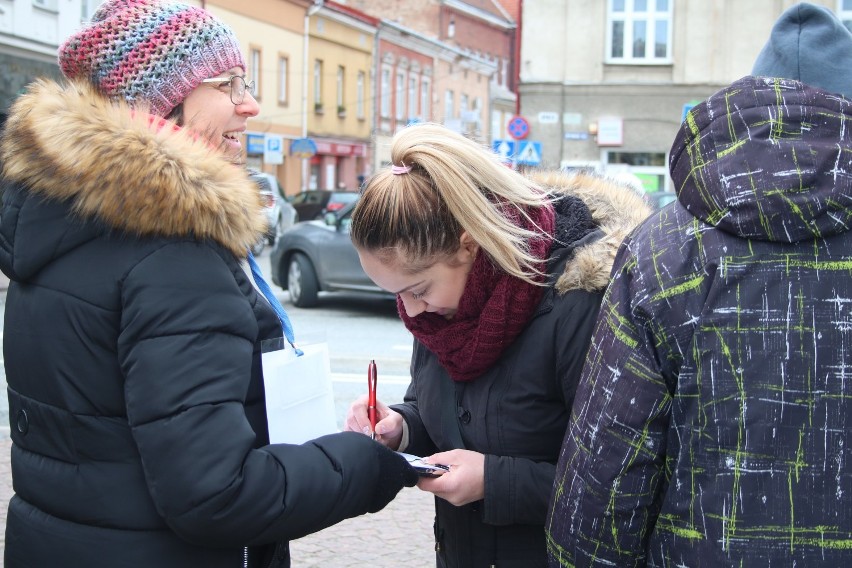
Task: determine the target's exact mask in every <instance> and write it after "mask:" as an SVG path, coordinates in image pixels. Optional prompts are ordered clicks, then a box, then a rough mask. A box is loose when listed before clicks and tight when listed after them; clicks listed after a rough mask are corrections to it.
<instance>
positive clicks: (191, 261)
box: [118, 242, 380, 546]
mask: <svg viewBox="0 0 852 568" xmlns="http://www.w3.org/2000/svg"><path fill="white" fill-rule="evenodd" d="M231 270H232V268H229V265H228V263H226V262H224V260H223V258H222V257H221V256H220V252H218V251H217V250H216V249H214V248H213V247H211V246H209V245H204V244H199V243H190V242H184V243H177V244H171V245H168V246H165V247H163V248H161V249H159V250H158V251H157V252H155V253H153V254H152V255H150V256H149V257H148V258H147V259H146V260H144V261H143V262H141V263H140V264H138V265H137V266H136V267H135V268H134V269H133V270H132V272H131V273H130V274H128V275H127V276H126V277H125V280H124V283H123V288H122V303H123V312H122V330H121V333H120V337H119V345H118V351H119V361H120V365H121V367H122V371H123V374H124V376H125V397H126V405H127V416H128V421H129V424H130V427H131V430H132V434H133V437H134V440H135V442H136V444H137V448H138V451H139V454H140V458H141V462H142V466H143V469H144V474H145V478H146V480H147V484H148V489H149V491H150V494H151V497H152V499H153V502H154V504H155V506H156V508H157V511H158V512H159V514H160V515H161V516H162V517H163V519H164V520H165V522H166V523H167V524H168V525H169V526H170V527H171V528H172V529H173V530H174V531H175V532H176V533H178V534H179V535H181V536H182V537H183V538H185V539H187V540H190V541H192V542H196V543H198V544H205V545H209V546H228V545H234V544H239V545H244V544H255V543H264V542H270V541H273V540H279V539H292V538H296V537H299V536H302V535H305V534H308V533H310V532H313V531H316V530H319V529H321V528H324V527H326V526H329V525H332V524H334V523H336V522H337V521H339V520H342V519H344V518H347V517H351V516H355V515H358V514H362V513H364V512H367V509H368V508H369V507H370V501H371V499H372V497H373V493H374V489H375V484H376V483H378V482H379V478H380V471H379V465H378V464H377V462H378V460H377V459H376V452H375V450H374V449H373V448H371V447H370V444H373V442H371V441H369V439H368V438H367V437H366V436H360V435H354V436H350V435H348V434H350V433H342V434H335V435H331V436H326V437H323V438H320V439H318V440H315V441H312V442H309V443H306V444H303V445H300V446H295V445H270V446H266V447H263V448H260V449H254V445H255V435H254V432H253V430H252V428H251V426H250V425H249V423H248V421H247V420H246V416H245V411H244V408H243V403H244V400H245V397H246V391H247V387H248V384H249V380H248V378H249V376H250V374H251V365H252V357H253V350H254V341H255V338H256V337H257V333H258V332H257V320H256V318H255V316H254V313H253V310H252V309H251V306H250V305H249V303H248V300H247V298H246V296H245V295H244V294H242V293H241V292H240V290H239V288H238V285H237V283H236V280H235V278H234V275H233V273H232V272H231Z"/></svg>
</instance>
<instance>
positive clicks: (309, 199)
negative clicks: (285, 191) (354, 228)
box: [288, 189, 359, 221]
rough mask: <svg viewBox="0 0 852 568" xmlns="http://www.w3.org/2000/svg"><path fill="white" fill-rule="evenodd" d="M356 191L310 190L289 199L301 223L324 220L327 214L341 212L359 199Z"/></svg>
mask: <svg viewBox="0 0 852 568" xmlns="http://www.w3.org/2000/svg"><path fill="white" fill-rule="evenodd" d="M358 195H359V194H358V192H356V191H329V190H326V189H310V190H308V191H303V192H301V193H297V194H296V195H292V196H290V197H289V198H288V200H289V201H290V204H291V205H292V206H293V207H295V208H296V212H297V213H298V214H299V221H310V220H311V219H317V220H319V219H322V218H323V216H324V215H325V214H326V213H329V212H334V211H340V210H341V209H343V207H345V206H346V205H349V204H350V203H353V202H355V200H357V199H358Z"/></svg>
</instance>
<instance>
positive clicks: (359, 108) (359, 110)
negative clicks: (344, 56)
mask: <svg viewBox="0 0 852 568" xmlns="http://www.w3.org/2000/svg"><path fill="white" fill-rule="evenodd" d="M366 81H367V75H366V73H364V72H363V71H358V83H357V85H356V88H357V90H358V93H357V96H358V101H357V104H356V108H355V115H356V116H357V117H358V118H364V87H365V85H366Z"/></svg>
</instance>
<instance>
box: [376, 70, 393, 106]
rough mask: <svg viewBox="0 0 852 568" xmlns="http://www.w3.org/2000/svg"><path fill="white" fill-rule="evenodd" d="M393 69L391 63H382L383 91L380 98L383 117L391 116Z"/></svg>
mask: <svg viewBox="0 0 852 568" xmlns="http://www.w3.org/2000/svg"><path fill="white" fill-rule="evenodd" d="M392 73H393V70H392V69H391V66H390V65H382V76H381V86H382V92H381V97H380V99H379V114H380V115H381V117H382V118H390V116H391V75H392Z"/></svg>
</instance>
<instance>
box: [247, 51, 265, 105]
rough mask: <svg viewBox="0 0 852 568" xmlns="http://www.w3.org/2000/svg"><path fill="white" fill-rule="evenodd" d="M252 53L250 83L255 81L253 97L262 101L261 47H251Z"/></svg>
mask: <svg viewBox="0 0 852 568" xmlns="http://www.w3.org/2000/svg"><path fill="white" fill-rule="evenodd" d="M249 50H250V53H251V64H250V65H249V70H248V75H249V81H254V91H252V93H251V94H252V96H253V97H254V98H255V99H257V100H260V87H261V85H260V78H261V76H262V74H261V68H260V65H261V57H260V48H259V47H249Z"/></svg>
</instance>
